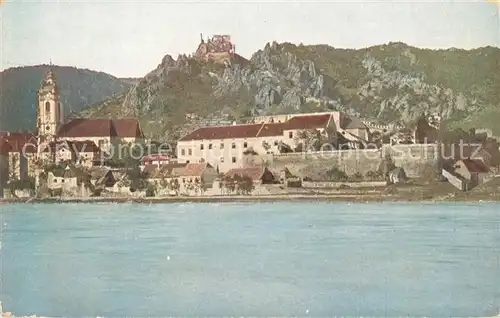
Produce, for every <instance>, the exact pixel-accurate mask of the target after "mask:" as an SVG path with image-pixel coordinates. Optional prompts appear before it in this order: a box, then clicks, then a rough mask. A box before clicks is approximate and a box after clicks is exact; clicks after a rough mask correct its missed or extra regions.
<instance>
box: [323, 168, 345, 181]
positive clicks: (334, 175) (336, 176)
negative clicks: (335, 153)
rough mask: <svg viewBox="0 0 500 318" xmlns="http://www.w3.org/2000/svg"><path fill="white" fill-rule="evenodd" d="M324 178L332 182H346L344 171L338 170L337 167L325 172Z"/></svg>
mask: <svg viewBox="0 0 500 318" xmlns="http://www.w3.org/2000/svg"><path fill="white" fill-rule="evenodd" d="M326 176H327V177H328V178H329V179H330V180H332V181H345V180H347V175H346V174H345V172H344V171H342V170H339V168H337V167H333V168H332V169H330V170H328V171H327V172H326Z"/></svg>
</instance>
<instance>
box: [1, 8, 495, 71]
mask: <svg viewBox="0 0 500 318" xmlns="http://www.w3.org/2000/svg"><path fill="white" fill-rule="evenodd" d="M495 1H496V2H498V1H497V0H492V2H490V3H488V2H487V1H486V0H468V1H446V2H445V1H425V2H424V1H418V2H417V1H400V0H385V1H377V0H364V1H335V0H331V1H306V0H304V1H293V0H288V1H286V0H285V1H248V0H247V1H238V0H234V1H209V0H207V1H202V0H199V1H187V0H186V1H167V0H163V1H161V0H144V1H141V0H135V1H130V0H121V1H116V0H107V1H97V0H85V1H81V0H51V1H49V0H46V1H44V0H38V1H36V0H31V1H21V0H11V1H9V0H0V3H1V4H0V21H1V25H0V26H1V39H0V44H1V46H0V53H1V55H0V69H1V70H3V69H5V68H9V67H15V66H24V65H37V64H48V63H49V62H50V61H52V63H53V64H56V65H66V66H75V67H81V68H88V69H92V70H98V71H103V72H106V73H110V74H112V75H114V76H118V77H141V76H144V75H145V74H147V73H148V72H149V71H151V70H153V69H154V68H156V66H157V65H158V64H159V63H160V61H161V59H162V58H163V56H165V55H166V54H171V55H172V56H174V58H176V57H177V55H178V54H181V53H185V54H189V53H193V52H194V51H195V50H196V48H197V46H198V44H199V42H200V33H203V36H204V37H205V38H206V37H207V36H211V35H213V34H229V35H231V37H232V40H233V42H234V44H235V45H236V51H237V53H239V54H240V55H243V56H245V57H247V58H249V57H250V56H251V55H252V53H254V52H255V51H257V50H259V49H262V48H264V46H265V44H266V43H268V42H272V41H277V42H292V43H296V44H299V43H303V44H328V45H331V46H333V47H337V48H363V47H367V46H372V45H379V44H385V43H388V42H405V43H407V44H410V45H414V46H418V47H423V48H434V49H436V48H450V47H456V48H465V49H470V48H476V47H482V46H488V45H491V46H496V47H500V18H499V13H500V3H494V2H495Z"/></svg>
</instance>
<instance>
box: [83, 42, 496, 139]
mask: <svg viewBox="0 0 500 318" xmlns="http://www.w3.org/2000/svg"><path fill="white" fill-rule="evenodd" d="M499 61H500V49H498V48H495V47H492V46H487V47H483V48H477V49H472V50H465V49H454V48H450V49H436V50H430V49H420V48H416V47H412V46H409V45H407V44H405V43H401V42H391V43H388V44H383V45H379V46H373V47H369V48H364V49H337V48H333V47H331V46H328V45H321V44H320V45H295V44H292V43H286V42H285V43H277V42H272V43H267V44H266V45H265V47H264V48H263V49H260V50H258V51H257V52H255V53H254V54H253V55H252V57H251V58H250V59H249V60H248V63H247V64H246V65H243V64H242V63H235V62H234V61H231V62H232V63H231V65H229V66H222V65H219V64H214V63H211V62H201V61H199V60H196V59H194V58H191V57H188V56H186V55H179V56H178V58H177V59H174V58H173V57H172V56H170V55H166V56H165V57H163V59H162V60H161V63H160V64H158V66H157V68H156V69H154V70H152V71H151V72H149V73H148V74H147V75H146V76H144V77H143V78H142V79H140V80H139V82H137V83H136V85H135V86H134V87H132V88H131V90H130V91H129V92H128V93H126V94H124V95H123V96H121V97H120V98H118V99H116V100H115V101H113V102H112V101H107V102H105V103H104V104H101V105H99V106H97V107H93V108H89V109H87V110H86V111H85V113H84V115H85V116H89V117H99V116H111V117H113V116H118V117H119V116H125V115H126V116H136V117H139V118H141V119H142V121H143V123H144V125H143V126H144V127H145V130H146V132H147V133H150V135H151V136H152V137H160V138H172V139H175V138H176V137H178V136H177V135H178V133H176V132H178V131H179V129H181V130H182V128H183V127H182V125H184V128H185V129H192V128H193V127H192V126H196V125H198V126H199V125H204V124H207V123H209V122H214V121H215V122H217V121H222V122H230V121H231V120H234V119H236V120H244V119H247V118H251V117H252V116H253V115H263V114H272V113H286V112H291V113H294V112H314V111H327V110H338V111H343V112H346V113H348V114H351V115H355V116H359V117H363V118H366V119H369V120H373V121H374V122H378V123H389V122H397V123H406V122H409V121H412V120H413V119H415V118H417V117H418V116H420V115H421V114H422V113H437V114H439V115H440V116H441V117H442V118H443V119H445V120H447V121H449V122H450V123H451V125H452V126H462V127H465V128H470V126H481V127H483V126H485V128H492V129H495V128H496V127H495V124H494V120H492V119H491V118H498V119H500V110H499V108H500V107H499V106H500V97H499V92H500V75H498V74H495V72H491V70H494V69H500V65H499ZM484 114H488V115H487V116H486V117H487V118H486V119H487V120H485V118H484V117H485V115H484ZM186 117H189V118H191V119H189V120H188V119H187V118H186ZM192 118H200V120H198V122H196V120H193V119H192ZM468 126H469V127H468Z"/></svg>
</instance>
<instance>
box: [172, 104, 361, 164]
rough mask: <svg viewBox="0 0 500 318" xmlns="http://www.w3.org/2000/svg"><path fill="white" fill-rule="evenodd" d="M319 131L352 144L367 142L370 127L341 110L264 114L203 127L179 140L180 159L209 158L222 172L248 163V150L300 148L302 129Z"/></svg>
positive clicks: (271, 151) (270, 151)
mask: <svg viewBox="0 0 500 318" xmlns="http://www.w3.org/2000/svg"><path fill="white" fill-rule="evenodd" d="M311 130H315V131H318V132H319V133H320V134H321V136H322V137H323V139H324V140H328V141H329V142H333V143H336V142H337V141H338V140H339V138H340V139H342V140H347V141H348V142H350V143H351V148H355V147H360V146H361V145H366V143H367V141H368V140H369V132H368V128H367V127H366V126H365V125H364V124H363V123H362V122H361V120H359V119H357V118H352V117H349V116H346V115H344V114H342V113H340V112H329V113H314V114H295V115H277V116H263V117H259V118H256V120H254V123H251V124H240V125H230V126H215V127H203V128H199V129H197V130H195V131H193V132H191V133H189V134H187V135H186V136H184V137H182V138H181V139H180V140H179V141H178V143H177V156H178V161H179V162H181V163H185V162H208V163H210V164H211V165H212V166H214V167H218V169H219V171H220V172H226V171H228V170H230V169H233V168H240V167H243V166H244V162H243V158H244V154H245V152H247V151H253V152H255V153H257V154H259V155H262V154H277V153H279V152H280V149H283V147H284V145H285V146H286V147H287V148H289V149H292V150H293V149H296V148H297V146H298V145H299V144H300V143H301V142H303V141H302V140H301V139H300V138H299V137H298V136H299V134H300V132H301V131H311Z"/></svg>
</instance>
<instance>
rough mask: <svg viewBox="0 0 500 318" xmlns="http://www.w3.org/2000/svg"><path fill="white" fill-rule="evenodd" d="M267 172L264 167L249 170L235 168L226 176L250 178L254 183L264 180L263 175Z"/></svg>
mask: <svg viewBox="0 0 500 318" xmlns="http://www.w3.org/2000/svg"><path fill="white" fill-rule="evenodd" d="M265 171H266V168H263V167H258V166H257V167H248V168H234V169H231V170H229V171H228V172H226V176H229V177H234V176H236V175H239V176H240V177H244V176H248V177H250V178H251V179H252V180H253V181H257V180H259V179H260V178H262V175H263V174H264V172H265Z"/></svg>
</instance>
